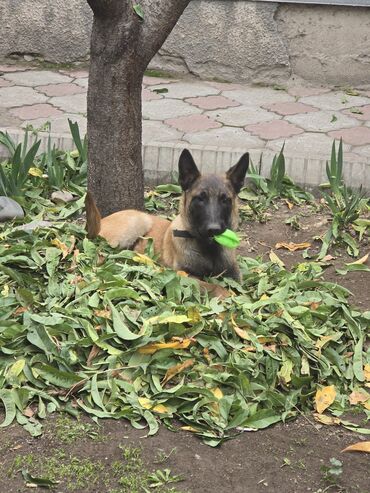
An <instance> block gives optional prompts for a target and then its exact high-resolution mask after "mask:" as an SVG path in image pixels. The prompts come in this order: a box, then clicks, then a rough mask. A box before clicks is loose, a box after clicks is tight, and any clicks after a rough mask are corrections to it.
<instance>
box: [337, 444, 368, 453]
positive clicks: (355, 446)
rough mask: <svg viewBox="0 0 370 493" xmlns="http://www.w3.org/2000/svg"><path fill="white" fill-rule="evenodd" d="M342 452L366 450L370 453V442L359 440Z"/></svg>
mask: <svg viewBox="0 0 370 493" xmlns="http://www.w3.org/2000/svg"><path fill="white" fill-rule="evenodd" d="M342 452H365V453H366V454H370V442H357V443H354V444H353V445H349V446H348V447H346V448H345V449H343V450H342Z"/></svg>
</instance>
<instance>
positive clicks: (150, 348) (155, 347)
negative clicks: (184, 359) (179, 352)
mask: <svg viewBox="0 0 370 493" xmlns="http://www.w3.org/2000/svg"><path fill="white" fill-rule="evenodd" d="M192 342H193V340H192V339H183V340H182V341H174V342H153V343H152V344H147V345H146V346H142V347H141V348H139V350H138V351H139V353H140V354H154V353H156V352H157V351H159V350H160V349H186V348H188V347H189V346H190V344H191V343H192Z"/></svg>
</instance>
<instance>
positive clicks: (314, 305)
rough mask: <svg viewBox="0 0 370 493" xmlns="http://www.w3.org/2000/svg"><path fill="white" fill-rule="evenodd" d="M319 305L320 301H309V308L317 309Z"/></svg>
mask: <svg viewBox="0 0 370 493" xmlns="http://www.w3.org/2000/svg"><path fill="white" fill-rule="evenodd" d="M320 305H321V303H319V302H318V301H313V302H312V303H310V308H311V310H317V309H318V308H319V306H320Z"/></svg>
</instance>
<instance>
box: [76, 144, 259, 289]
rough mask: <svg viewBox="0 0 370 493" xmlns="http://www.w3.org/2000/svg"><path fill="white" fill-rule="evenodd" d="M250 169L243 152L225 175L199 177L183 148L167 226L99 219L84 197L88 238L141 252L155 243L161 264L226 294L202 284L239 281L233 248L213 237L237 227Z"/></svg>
mask: <svg viewBox="0 0 370 493" xmlns="http://www.w3.org/2000/svg"><path fill="white" fill-rule="evenodd" d="M248 166H249V154H248V153H245V154H243V156H242V157H241V158H240V159H239V161H238V162H237V164H235V165H234V166H232V167H231V168H230V169H229V170H228V171H227V173H226V174H225V175H224V176H220V175H216V174H206V175H202V174H201V173H200V171H199V169H198V167H197V165H196V164H195V162H194V159H193V157H192V155H191V153H190V152H189V151H188V150H187V149H185V150H183V151H182V153H181V155H180V158H179V164H178V169H179V184H180V186H181V189H182V196H181V201H180V213H179V215H178V216H177V217H176V218H175V219H174V221H172V222H170V221H168V220H166V219H163V218H161V217H158V216H154V215H150V214H147V213H145V212H141V211H138V210H123V211H120V212H115V213H114V214H111V215H109V216H107V217H104V218H101V215H100V213H99V210H98V208H97V206H96V204H95V201H94V199H93V197H92V195H91V194H90V193H89V192H88V193H87V195H86V201H85V205H86V219H87V232H88V237H89V238H95V237H97V236H101V237H103V238H105V240H106V241H107V242H108V243H109V244H110V246H112V247H119V248H121V249H132V250H134V251H136V252H138V253H144V251H145V247H146V244H147V241H148V240H147V238H148V237H150V238H152V239H153V247H154V252H155V254H157V255H158V256H159V261H160V263H161V264H162V265H164V266H166V267H169V268H171V269H173V270H176V271H185V272H186V273H188V274H189V275H191V276H192V277H195V278H197V279H200V284H201V286H202V287H203V288H205V289H207V291H209V292H210V293H211V294H213V295H215V296H217V295H218V296H225V290H224V289H223V288H221V290H220V289H219V288H220V286H217V285H215V284H210V283H207V282H204V281H202V279H204V278H206V277H217V276H225V277H229V278H232V279H235V280H237V281H240V278H241V276H240V270H239V267H238V264H237V261H236V254H235V251H234V250H231V249H228V248H226V247H224V246H221V245H220V244H218V243H216V242H215V241H214V239H213V237H214V236H215V235H219V234H222V233H223V232H224V231H225V230H226V229H235V228H236V227H237V224H238V193H239V191H240V189H241V188H242V186H243V184H244V180H245V175H246V173H247V170H248Z"/></svg>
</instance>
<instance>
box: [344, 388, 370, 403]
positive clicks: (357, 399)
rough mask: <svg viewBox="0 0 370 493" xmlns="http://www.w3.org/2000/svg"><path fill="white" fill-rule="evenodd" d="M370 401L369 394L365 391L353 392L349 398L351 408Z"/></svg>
mask: <svg viewBox="0 0 370 493" xmlns="http://www.w3.org/2000/svg"><path fill="white" fill-rule="evenodd" d="M369 399H370V394H368V393H367V392H366V390H354V391H353V392H352V393H351V394H350V396H349V403H350V404H351V406H356V405H357V404H362V403H363V402H366V401H368V400H369Z"/></svg>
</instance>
